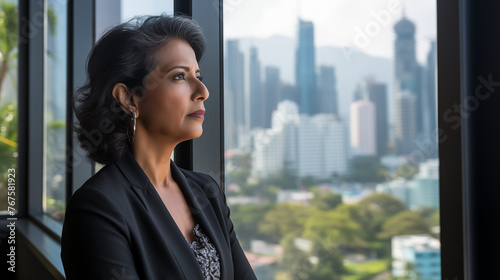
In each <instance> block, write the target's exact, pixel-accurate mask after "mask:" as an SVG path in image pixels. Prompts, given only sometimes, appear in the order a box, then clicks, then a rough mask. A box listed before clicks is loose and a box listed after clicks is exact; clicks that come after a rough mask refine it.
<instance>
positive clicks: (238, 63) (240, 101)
mask: <svg viewBox="0 0 500 280" xmlns="http://www.w3.org/2000/svg"><path fill="white" fill-rule="evenodd" d="M226 44H227V46H226V59H225V60H224V62H225V68H224V74H225V76H226V79H225V82H224V101H225V103H226V104H227V105H226V106H224V116H225V118H224V120H225V121H226V124H225V130H226V136H225V145H226V148H227V149H233V148H237V147H238V145H239V141H238V140H239V139H238V137H239V136H240V135H243V132H244V127H245V107H244V104H246V102H245V84H244V77H245V75H244V69H245V68H244V55H243V53H242V52H241V51H240V48H239V41H238V40H227V41H226Z"/></svg>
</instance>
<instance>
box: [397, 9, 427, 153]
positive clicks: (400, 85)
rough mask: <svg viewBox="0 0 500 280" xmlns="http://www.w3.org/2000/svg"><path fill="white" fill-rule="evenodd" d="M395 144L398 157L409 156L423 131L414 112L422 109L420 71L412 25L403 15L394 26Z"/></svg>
mask: <svg viewBox="0 0 500 280" xmlns="http://www.w3.org/2000/svg"><path fill="white" fill-rule="evenodd" d="M394 31H395V32H396V41H395V44H394V52H395V53H394V63H395V65H394V66H395V67H394V79H395V89H394V92H395V104H394V109H395V119H394V122H395V131H394V137H395V139H394V140H395V142H396V143H395V144H396V152H397V154H399V155H404V154H409V153H411V152H412V150H413V148H414V141H415V139H416V137H417V136H418V134H419V132H420V133H421V132H422V130H423V129H422V123H423V122H422V120H421V118H420V117H417V114H416V112H420V110H421V109H422V104H421V103H422V97H421V83H422V81H421V71H420V66H419V65H418V63H417V60H416V54H415V25H414V24H413V23H412V22H411V21H410V20H408V19H407V18H406V16H403V18H402V19H401V20H399V21H398V22H397V23H396V24H395V25H394ZM421 115H422V114H419V116H421Z"/></svg>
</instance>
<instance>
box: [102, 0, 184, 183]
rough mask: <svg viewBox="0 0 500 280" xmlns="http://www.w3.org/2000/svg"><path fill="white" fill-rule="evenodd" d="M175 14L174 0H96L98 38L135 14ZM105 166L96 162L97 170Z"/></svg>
mask: <svg viewBox="0 0 500 280" xmlns="http://www.w3.org/2000/svg"><path fill="white" fill-rule="evenodd" d="M162 13H165V14H167V15H173V14H174V1H173V0H145V1H136V0H96V34H97V36H96V40H98V39H99V38H100V36H101V35H102V34H103V33H104V32H106V31H107V30H108V29H109V28H110V27H112V26H115V25H117V24H119V23H121V22H124V21H127V20H130V19H131V18H133V17H134V16H140V15H157V14H162ZM172 159H173V153H172ZM102 167H103V165H102V164H99V163H96V166H95V172H96V173H97V172H98V171H99V170H100V169H101V168H102Z"/></svg>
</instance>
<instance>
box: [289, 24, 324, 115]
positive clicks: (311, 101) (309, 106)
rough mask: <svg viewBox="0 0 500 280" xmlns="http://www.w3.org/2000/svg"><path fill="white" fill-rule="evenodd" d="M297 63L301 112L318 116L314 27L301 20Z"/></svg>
mask: <svg viewBox="0 0 500 280" xmlns="http://www.w3.org/2000/svg"><path fill="white" fill-rule="evenodd" d="M295 63H296V64H295V81H296V83H297V91H298V96H299V112H300V113H301V114H307V115H313V114H316V113H317V112H318V105H319V104H318V101H317V95H318V93H317V92H316V63H315V51H314V25H313V23H312V22H310V21H303V20H301V19H299V42H298V46H297V57H296V61H295Z"/></svg>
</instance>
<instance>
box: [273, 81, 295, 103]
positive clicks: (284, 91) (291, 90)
mask: <svg viewBox="0 0 500 280" xmlns="http://www.w3.org/2000/svg"><path fill="white" fill-rule="evenodd" d="M285 100H290V101H293V102H295V104H299V98H298V96H297V87H296V86H294V85H292V84H284V83H281V84H280V88H279V94H278V103H280V102H281V101H285Z"/></svg>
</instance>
